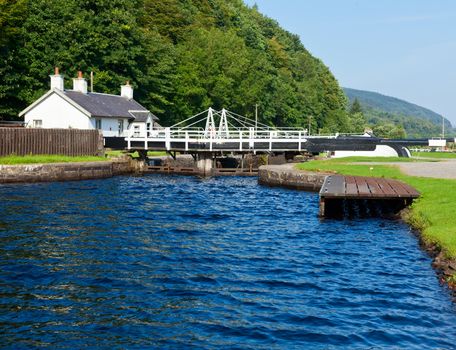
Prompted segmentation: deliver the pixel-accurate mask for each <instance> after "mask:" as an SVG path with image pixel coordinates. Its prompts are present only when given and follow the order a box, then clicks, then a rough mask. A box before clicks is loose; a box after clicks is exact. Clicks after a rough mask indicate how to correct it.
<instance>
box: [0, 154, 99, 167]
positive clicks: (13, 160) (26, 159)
mask: <svg viewBox="0 0 456 350" xmlns="http://www.w3.org/2000/svg"><path fill="white" fill-rule="evenodd" d="M106 160H107V159H106V158H105V157H90V156H84V157H69V156H61V155H46V154H36V155H27V156H14V155H13V156H6V157H0V164H3V165H16V164H40V163H70V162H96V161H98V162H99V161H106Z"/></svg>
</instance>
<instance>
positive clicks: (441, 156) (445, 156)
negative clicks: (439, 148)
mask: <svg viewBox="0 0 456 350" xmlns="http://www.w3.org/2000/svg"><path fill="white" fill-rule="evenodd" d="M412 156H413V157H421V158H433V159H436V158H437V159H453V158H456V153H449V152H412Z"/></svg>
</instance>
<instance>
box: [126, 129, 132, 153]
mask: <svg viewBox="0 0 456 350" xmlns="http://www.w3.org/2000/svg"><path fill="white" fill-rule="evenodd" d="M127 148H128V149H131V129H128V130H127Z"/></svg>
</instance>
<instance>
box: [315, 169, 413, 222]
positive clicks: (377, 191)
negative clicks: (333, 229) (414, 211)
mask: <svg viewBox="0 0 456 350" xmlns="http://www.w3.org/2000/svg"><path fill="white" fill-rule="evenodd" d="M419 196H420V193H419V192H418V191H417V190H415V189H414V188H413V187H411V186H409V185H407V184H405V183H403V182H401V181H398V180H393V179H384V178H374V177H364V176H342V175H330V176H327V177H326V178H325V181H324V183H323V185H322V187H321V190H320V216H333V215H334V214H337V213H340V212H341V210H342V207H343V205H344V204H346V203H347V202H350V201H352V202H353V201H357V202H360V201H362V202H363V203H364V205H367V204H371V203H372V202H375V203H377V204H381V205H383V206H385V207H387V209H389V210H392V211H399V210H400V209H403V208H405V207H406V206H408V205H410V204H411V203H412V201H413V199H415V198H418V197H419ZM344 201H345V203H344Z"/></svg>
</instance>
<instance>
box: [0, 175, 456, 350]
mask: <svg viewBox="0 0 456 350" xmlns="http://www.w3.org/2000/svg"><path fill="white" fill-rule="evenodd" d="M317 212H318V197H317V195H316V194H313V193H306V192H297V191H291V190H285V189H277V188H274V189H273V188H267V187H260V186H258V185H257V183H256V179H254V178H217V179H206V180H203V179H197V178H193V177H164V176H163V177H162V176H146V177H116V178H113V179H108V180H98V181H82V182H66V183H46V184H31V185H3V186H0V213H1V216H0V347H1V348H10V349H20V348H27V349H30V348H51V349H58V348H62V349H79V348H88V347H90V348H109V349H118V348H119V349H123V348H138V349H142V348H164V349H184V348H185V349H188V348H197V349H222V348H223V349H225V348H234V349H452V348H455V347H454V345H453V344H456V307H455V305H454V304H452V303H451V300H450V296H449V294H448V292H447V291H446V290H445V288H444V287H442V286H440V285H439V284H438V281H437V278H436V275H435V272H434V271H433V270H432V269H431V262H430V259H429V258H428V257H427V256H426V255H425V253H423V252H422V251H421V250H420V249H419V247H418V244H417V240H416V238H415V237H414V236H413V234H412V233H411V232H410V230H409V228H408V227H407V226H406V225H404V224H402V223H400V222H395V221H386V220H380V219H368V220H359V221H348V220H346V221H335V220H334V221H333V220H325V221H320V220H319V219H318V218H317Z"/></svg>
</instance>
